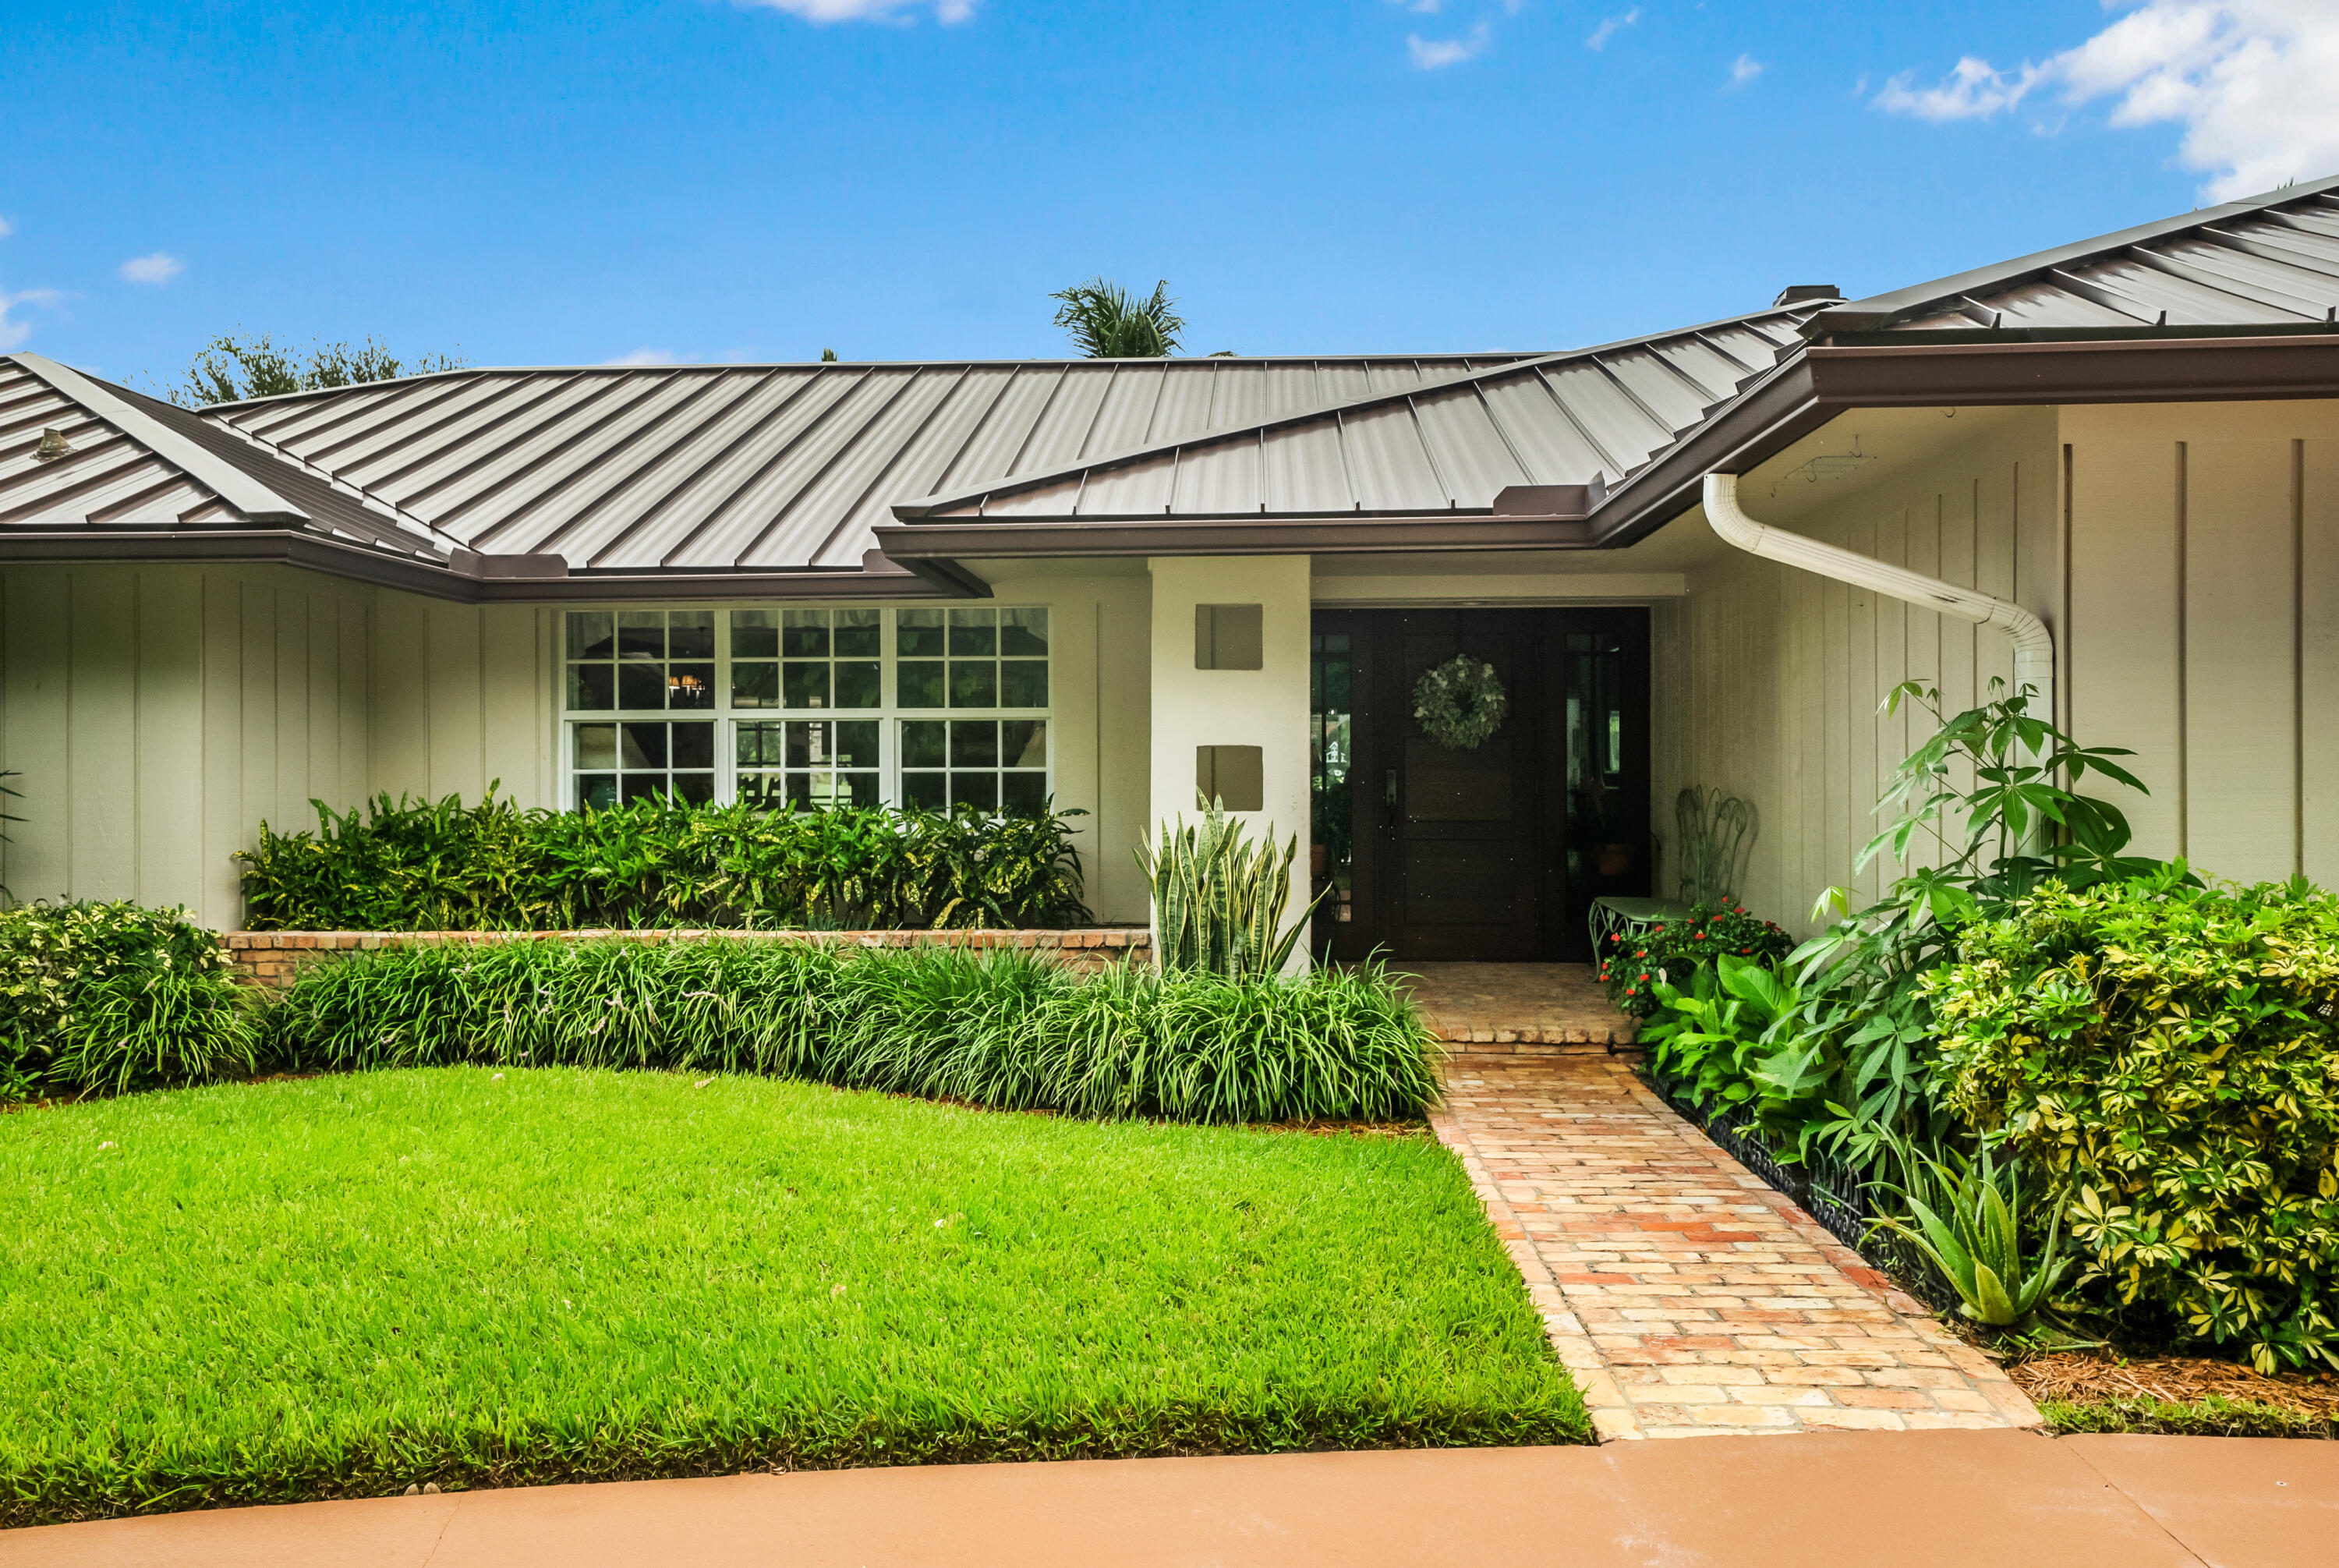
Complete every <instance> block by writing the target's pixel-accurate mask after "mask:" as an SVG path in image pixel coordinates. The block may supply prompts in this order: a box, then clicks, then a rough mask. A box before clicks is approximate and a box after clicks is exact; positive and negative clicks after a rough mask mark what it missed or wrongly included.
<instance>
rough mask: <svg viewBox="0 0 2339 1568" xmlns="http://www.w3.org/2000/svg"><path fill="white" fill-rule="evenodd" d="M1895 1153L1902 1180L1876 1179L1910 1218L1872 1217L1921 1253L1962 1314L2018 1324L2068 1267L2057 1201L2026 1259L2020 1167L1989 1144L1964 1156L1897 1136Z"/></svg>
mask: <svg viewBox="0 0 2339 1568" xmlns="http://www.w3.org/2000/svg"><path fill="white" fill-rule="evenodd" d="M1900 1168H1901V1178H1902V1179H1901V1184H1900V1185H1898V1186H1895V1185H1894V1184H1892V1183H1890V1182H1881V1183H1879V1184H1878V1185H1880V1186H1881V1187H1883V1188H1886V1189H1887V1190H1889V1191H1890V1192H1893V1193H1896V1194H1898V1195H1899V1197H1900V1200H1901V1201H1902V1202H1903V1203H1905V1204H1906V1205H1907V1206H1908V1208H1909V1213H1910V1216H1911V1217H1912V1218H1914V1219H1915V1221H1916V1223H1915V1224H1914V1225H1911V1224H1910V1222H1909V1221H1908V1220H1906V1219H1901V1218H1890V1217H1887V1218H1880V1219H1877V1220H1874V1221H1872V1222H1871V1223H1872V1224H1874V1225H1876V1226H1878V1227H1879V1228H1882V1229H1886V1230H1890V1231H1891V1232H1893V1233H1894V1234H1895V1235H1898V1236H1900V1237H1901V1238H1904V1239H1906V1240H1907V1241H1908V1242H1909V1243H1910V1245H1911V1246H1913V1247H1916V1248H1917V1250H1918V1251H1920V1252H1921V1253H1923V1254H1924V1255H1925V1257H1926V1260H1927V1261H1928V1262H1929V1263H1931V1264H1932V1266H1933V1267H1935V1268H1936V1269H1938V1270H1939V1271H1940V1275H1941V1277H1942V1278H1943V1279H1945V1280H1947V1281H1948V1282H1949V1287H1950V1288H1951V1289H1952V1290H1955V1291H1956V1292H1957V1293H1958V1300H1959V1304H1960V1305H1959V1311H1961V1312H1962V1313H1964V1315H1965V1316H1966V1317H1970V1318H1972V1319H1973V1320H1974V1321H1975V1322H1977V1323H1980V1324H1984V1325H1987V1326H1989V1327H1991V1328H2013V1327H2018V1326H2020V1325H2021V1324H2022V1323H2023V1322H2024V1320H2026V1319H2027V1318H2028V1317H2030V1315H2031V1314H2032V1313H2034V1312H2036V1311H2037V1310H2038V1307H2039V1304H2040V1303H2041V1302H2043V1301H2045V1300H2046V1299H2047V1293H2048V1291H2050V1290H2052V1289H2054V1288H2055V1286H2056V1284H2057V1283H2058V1281H2059V1280H2061V1278H2062V1277H2063V1272H2064V1270H2065V1269H2066V1268H2068V1267H2069V1266H2070V1259H2069V1258H2068V1257H2067V1256H2065V1255H2064V1253H2063V1248H2062V1229H2063V1211H2062V1208H2061V1206H2059V1205H2058V1206H2057V1207H2056V1208H2055V1211H2054V1213H2053V1216H2052V1217H2051V1218H2049V1219H2048V1227H2047V1240H2046V1243H2045V1245H2044V1246H2043V1247H2040V1248H2039V1249H2038V1251H2037V1252H2035V1253H2033V1254H2032V1255H2030V1256H2029V1257H2027V1258H2026V1257H2024V1256H2023V1250H2022V1172H2021V1168H2020V1167H2019V1166H2018V1165H2015V1164H2012V1163H2010V1162H2009V1163H2008V1164H2006V1165H2003V1166H2000V1165H1999V1164H1997V1163H1996V1162H1995V1161H1994V1160H1993V1159H1991V1158H1990V1152H1989V1149H1982V1150H1981V1151H1980V1152H1979V1154H1976V1155H1974V1156H1973V1157H1972V1158H1971V1159H1967V1158H1965V1157H1964V1156H1961V1155H1959V1154H1958V1153H1956V1152H1955V1151H1953V1150H1949V1149H1943V1150H1941V1151H1940V1153H1939V1154H1932V1155H1929V1154H1925V1153H1923V1152H1921V1151H1920V1150H1919V1149H1915V1148H1914V1147H1912V1146H1911V1145H1910V1144H1908V1143H1905V1142H1903V1143H1901V1144H1900Z"/></svg>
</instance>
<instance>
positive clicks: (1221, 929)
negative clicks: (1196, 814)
mask: <svg viewBox="0 0 2339 1568" xmlns="http://www.w3.org/2000/svg"><path fill="white" fill-rule="evenodd" d="M1197 794H1198V796H1199V792H1197ZM1199 805H1200V807H1201V812H1202V820H1201V822H1200V823H1185V824H1184V825H1182V826H1179V827H1172V826H1171V825H1170V824H1169V823H1162V824H1161V843H1160V848H1158V849H1155V850H1150V851H1149V850H1148V849H1147V848H1146V847H1145V846H1144V845H1143V844H1140V845H1139V846H1138V848H1137V863H1138V866H1139V867H1140V869H1141V870H1142V871H1143V872H1144V873H1145V879H1146V881H1147V882H1148V883H1150V884H1151V886H1152V889H1153V908H1154V918H1155V921H1156V922H1157V927H1156V932H1155V938H1154V952H1156V953H1157V954H1158V955H1159V956H1160V963H1161V967H1162V968H1163V969H1165V970H1195V971H1201V972H1202V973H1205V974H1219V975H1225V976H1226V977H1228V978H1229V979H1231V980H1241V979H1244V978H1247V977H1248V976H1250V975H1258V974H1278V973H1280V972H1281V971H1282V970H1283V966H1284V965H1285V964H1286V963H1288V962H1290V959H1291V950H1292V949H1293V948H1294V947H1296V946H1297V945H1298V942H1299V933H1300V932H1303V931H1306V930H1307V929H1308V916H1309V915H1310V914H1311V913H1313V912H1315V908H1316V904H1315V903H1314V902H1311V903H1309V904H1308V908H1306V909H1304V910H1302V911H1301V912H1299V918H1298V919H1297V920H1295V921H1293V922H1291V925H1290V926H1289V928H1288V929H1286V928H1285V927H1284V925H1283V912H1284V910H1285V909H1286V908H1287V907H1288V905H1289V904H1290V902H1291V863H1292V860H1293V858H1294V857H1295V856H1297V855H1298V853H1299V835H1298V834H1297V833H1294V834H1293V835H1292V836H1291V838H1290V839H1289V840H1288V842H1287V843H1285V844H1284V846H1283V851H1282V853H1280V854H1278V853H1276V848H1275V827H1274V824H1273V823H1269V824H1268V830H1267V842H1265V843H1251V842H1250V837H1249V834H1248V833H1246V832H1245V831H1244V828H1243V825H1242V823H1239V822H1229V821H1228V820H1227V814H1226V812H1225V811H1224V810H1223V809H1222V808H1221V806H1220V805H1219V803H1218V802H1217V801H1214V800H1210V799H1208V798H1200V799H1199ZM1323 896H1324V895H1323V894H1322V893H1318V894H1317V901H1318V902H1321V900H1322V898H1323Z"/></svg>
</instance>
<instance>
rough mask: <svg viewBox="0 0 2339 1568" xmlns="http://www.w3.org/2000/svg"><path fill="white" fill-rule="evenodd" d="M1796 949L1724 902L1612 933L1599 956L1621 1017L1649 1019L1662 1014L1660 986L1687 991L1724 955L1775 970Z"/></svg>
mask: <svg viewBox="0 0 2339 1568" xmlns="http://www.w3.org/2000/svg"><path fill="white" fill-rule="evenodd" d="M1794 945H1795V941H1794V938H1792V937H1791V936H1789V935H1788V934H1787V933H1786V932H1783V931H1781V930H1780V929H1779V928H1778V926H1777V925H1775V924H1773V923H1772V922H1770V921H1767V920H1758V919H1756V918H1755V917H1754V916H1753V915H1751V914H1749V913H1747V912H1746V911H1745V910H1744V909H1743V908H1742V907H1741V906H1740V904H1739V902H1738V901H1737V900H1735V899H1730V898H1725V899H1723V900H1722V902H1720V903H1702V904H1699V905H1698V906H1697V907H1696V908H1694V909H1693V910H1691V911H1690V912H1688V913H1687V914H1684V915H1677V916H1675V917H1674V918H1673V919H1671V920H1663V921H1659V922H1656V923H1655V924H1653V925H1651V926H1648V927H1647V928H1645V929H1643V930H1641V931H1620V932H1613V933H1611V934H1610V936H1609V937H1608V938H1607V940H1606V942H1604V944H1603V946H1602V949H1601V952H1600V955H1599V957H1600V981H1601V983H1602V984H1604V985H1605V986H1606V987H1607V988H1608V1000H1609V1001H1612V1002H1614V1004H1615V1006H1616V1009H1617V1011H1620V1012H1623V1013H1626V1014H1629V1015H1630V1016H1632V1017H1633V1018H1646V1017H1648V1016H1649V1015H1650V1014H1651V1013H1653V1012H1654V1011H1657V994H1656V986H1657V982H1658V981H1663V982H1664V983H1665V984H1667V985H1670V986H1672V987H1673V988H1674V989H1675V990H1676V991H1688V990H1690V989H1691V988H1692V986H1693V984H1694V983H1695V981H1696V979H1697V972H1698V971H1700V970H1702V969H1711V968H1712V967H1713V961H1714V960H1715V959H1716V958H1717V957H1719V956H1720V955H1721V954H1722V953H1725V952H1726V953H1730V954H1732V956H1734V957H1738V958H1744V959H1754V960H1759V961H1762V962H1766V963H1769V964H1771V965H1772V966H1776V965H1777V964H1778V963H1779V962H1781V960H1783V959H1784V958H1785V957H1786V956H1787V954H1788V953H1789V952H1791V951H1792V950H1793V948H1794Z"/></svg>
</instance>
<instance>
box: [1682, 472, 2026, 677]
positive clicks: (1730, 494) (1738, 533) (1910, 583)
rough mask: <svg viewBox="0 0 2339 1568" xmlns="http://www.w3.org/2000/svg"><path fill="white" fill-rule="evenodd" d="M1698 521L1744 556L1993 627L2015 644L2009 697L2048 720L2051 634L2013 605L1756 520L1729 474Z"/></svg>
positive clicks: (1710, 487) (1710, 483)
mask: <svg viewBox="0 0 2339 1568" xmlns="http://www.w3.org/2000/svg"><path fill="white" fill-rule="evenodd" d="M1705 520H1706V522H1707V523H1708V524H1709V525H1710V526H1711V527H1712V529H1713V531H1714V532H1715V533H1717V534H1719V535H1721V536H1722V539H1723V540H1724V541H1725V542H1726V543H1729V544H1732V545H1734V546H1736V547H1738V548H1740V549H1742V550H1744V551H1746V552H1747V553H1748V554H1749V555H1755V556H1760V557H1762V558H1763V559H1765V560H1772V561H1778V562H1780V563H1781V564H1782V565H1785V566H1791V567H1800V568H1801V569H1802V570H1804V571H1808V572H1815V573H1817V574H1818V575H1820V576H1821V577H1832V578H1834V579H1835V580H1836V581H1838V582H1842V583H1850V584H1852V585H1853V586H1854V587H1863V588H1868V589H1870V590H1872V591H1874V592H1876V593H1880V594H1883V595H1886V596H1887V597H1891V598H1896V599H1900V600H1904V601H1906V602H1907V603H1909V604H1912V605H1915V606H1917V607H1919V608H1920V609H1927V610H1932V611H1934V612H1935V613H1937V614H1939V615H1947V616H1957V617H1958V618H1959V619H1960V620H1965V621H1971V622H1973V623H1974V624H1975V625H1976V626H1994V627H1996V628H1997V629H1998V630H1999V631H2000V632H2003V633H2004V634H2005V635H2006V636H2007V639H2008V641H2009V642H2011V643H2012V644H2013V645H2014V689H2015V692H2016V693H2017V694H2020V693H2021V692H2022V691H2024V690H2025V689H2026V688H2027V689H2028V690H2029V691H2031V692H2032V693H2034V694H2035V699H2034V702H2033V704H2032V705H2031V708H2030V712H2031V713H2032V715H2034V716H2036V717H2039V718H2044V719H2046V720H2047V721H2048V722H2049V723H2052V722H2054V719H2055V715H2056V709H2055V636H2054V634H2053V633H2052V632H2050V631H2048V629H2047V623H2046V622H2045V621H2042V620H2040V619H2039V618H2038V616H2035V615H2033V614H2031V613H2030V612H2029V611H2028V610H2026V609H2024V608H2023V607H2022V606H2020V605H2018V604H2014V603H2012V602H2011V601H2009V600H2007V599H2001V598H1995V597H1991V596H1990V595H1989V594H1984V593H1978V592H1976V591H1975V590H1974V589H1972V588H1967V587H1959V586H1958V585H1957V584H1955V583H1948V582H1943V581H1942V580H1941V579H1940V578H1939V577H1927V576H1926V575H1925V574H1924V573H1922V572H1912V571H1910V570H1909V569H1908V568H1907V567H1895V566H1890V565H1888V564H1887V563H1885V562H1883V561H1880V560H1877V559H1875V558H1874V557H1870V556H1863V555H1860V553H1859V552H1857V551H1854V550H1847V549H1843V548H1841V547H1838V546H1835V545H1831V544H1826V543H1823V542H1822V541H1821V540H1818V539H1814V538H1812V537H1809V536H1808V535H1805V534H1796V533H1790V532H1788V531H1787V530H1785V529H1783V528H1772V527H1770V526H1769V525H1768V524H1765V523H1758V522H1756V521H1755V520H1754V519H1753V518H1750V517H1748V516H1747V515H1746V511H1745V508H1742V507H1741V506H1740V505H1739V504H1738V476H1737V475H1736V474H1708V475H1706V476H1705Z"/></svg>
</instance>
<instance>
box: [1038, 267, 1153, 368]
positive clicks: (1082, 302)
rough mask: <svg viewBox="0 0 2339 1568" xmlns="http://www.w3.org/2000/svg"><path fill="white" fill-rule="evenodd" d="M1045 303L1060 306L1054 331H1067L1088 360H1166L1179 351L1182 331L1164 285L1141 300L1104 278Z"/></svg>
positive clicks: (1064, 290) (1076, 285) (1094, 280)
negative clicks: (1051, 302) (1056, 328)
mask: <svg viewBox="0 0 2339 1568" xmlns="http://www.w3.org/2000/svg"><path fill="white" fill-rule="evenodd" d="M1048 298H1050V299H1051V300H1054V301H1059V304H1058V307H1057V310H1056V325H1058V326H1059V327H1062V328H1064V329H1065V330H1068V331H1070V332H1071V335H1072V341H1073V342H1074V343H1076V344H1078V345H1079V346H1080V350H1081V353H1082V354H1083V355H1085V356H1087V357H1088V358H1089V359H1091V360H1164V359H1168V358H1169V356H1170V355H1172V354H1174V353H1176V352H1177V351H1178V334H1179V333H1180V332H1182V331H1184V330H1186V319H1185V318H1184V317H1183V316H1180V315H1179V314H1178V301H1175V300H1173V299H1171V298H1170V297H1169V281H1168V280H1166V279H1165V280H1163V281H1160V282H1157V283H1155V284H1154V285H1153V294H1152V297H1151V298H1150V299H1144V300H1140V299H1139V298H1138V297H1137V296H1136V295H1134V294H1132V293H1130V291H1128V290H1126V289H1124V288H1122V287H1121V286H1120V284H1118V283H1110V282H1107V281H1105V280H1104V279H1102V278H1091V279H1090V280H1089V281H1087V282H1085V283H1075V284H1073V285H1072V286H1071V288H1069V289H1062V290H1059V291H1057V292H1055V293H1053V294H1051V295H1049V296H1048Z"/></svg>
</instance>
